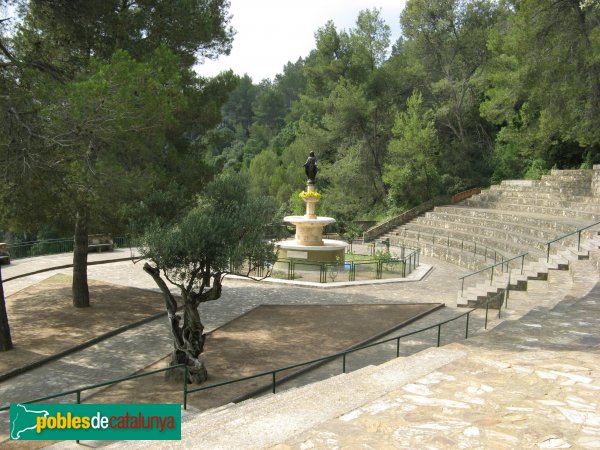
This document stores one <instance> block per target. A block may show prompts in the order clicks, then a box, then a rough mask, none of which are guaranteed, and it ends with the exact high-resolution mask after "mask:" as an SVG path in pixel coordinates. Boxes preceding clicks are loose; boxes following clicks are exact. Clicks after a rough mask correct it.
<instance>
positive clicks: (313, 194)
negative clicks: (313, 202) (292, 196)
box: [298, 191, 321, 200]
mask: <svg viewBox="0 0 600 450" xmlns="http://www.w3.org/2000/svg"><path fill="white" fill-rule="evenodd" d="M298 195H299V196H300V198H302V199H305V198H306V199H313V198H314V199H317V200H319V199H320V198H321V193H320V192H317V191H302V192H300V194H298Z"/></svg>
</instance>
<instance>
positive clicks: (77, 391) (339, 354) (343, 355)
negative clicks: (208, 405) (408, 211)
mask: <svg viewBox="0 0 600 450" xmlns="http://www.w3.org/2000/svg"><path fill="white" fill-rule="evenodd" d="M488 305H489V301H488V302H487V303H486V314H485V325H484V327H485V329H487V325H488V310H489V307H488ZM477 309H479V308H472V309H470V310H468V311H466V312H464V313H462V314H459V315H457V316H455V317H452V318H450V319H447V320H444V321H442V322H438V323H435V324H433V325H430V326H427V327H424V328H420V329H418V330H415V331H410V332H408V333H404V334H401V335H398V336H394V337H391V338H388V339H384V340H382V341H377V342H374V343H371V344H366V345H361V346H358V347H354V348H351V349H348V350H344V351H341V352H337V353H333V354H330V355H327V356H323V357H320V358H315V359H311V360H309V361H303V362H300V363H297V364H291V365H288V366H285V367H279V368H276V369H273V370H268V371H265V372H260V373H256V374H254V375H249V376H246V377H242V378H236V379H234V380H228V381H223V382H220V383H214V384H211V385H208V386H200V387H198V388H193V389H190V388H189V387H188V383H187V382H186V381H187V379H188V366H187V365H186V364H178V365H173V366H169V367H165V368H163V369H157V370H152V371H150V372H143V373H138V374H135V375H130V376H127V377H122V378H117V379H113V380H110V381H105V382H102V383H96V384H92V385H88V386H83V387H80V388H76V389H70V390H68V391H64V392H60V393H57V394H52V395H48V396H45V397H38V398H35V399H32V400H27V401H20V402H19V403H22V404H29V403H38V402H42V401H46V400H52V399H56V398H60V397H65V396H69V395H75V402H76V403H81V394H82V392H85V391H89V390H92V389H97V388H101V387H106V386H112V385H115V384H118V383H121V382H123V381H130V380H134V379H137V378H143V377H147V376H150V375H155V374H157V373H161V372H167V371H169V370H174V369H178V368H184V376H183V378H182V380H183V381H182V400H183V403H182V405H183V408H184V409H187V403H188V396H189V395H190V394H193V393H195V392H200V391H206V390H209V389H213V388H217V387H220V386H225V385H230V384H235V383H241V382H243V381H247V380H251V379H255V378H259V377H265V376H270V379H271V382H270V385H271V386H270V387H271V391H272V392H273V393H275V392H276V387H277V374H279V373H281V372H285V371H288V370H291V369H296V368H299V367H303V366H309V365H313V364H319V363H324V362H327V361H333V360H335V359H337V358H340V357H341V358H342V372H343V373H346V358H347V356H348V355H349V354H352V353H355V352H358V351H360V350H364V349H368V348H371V347H375V346H379V345H383V344H387V343H390V342H396V357H399V356H400V341H401V340H402V339H404V338H407V337H410V336H414V335H416V334H419V333H423V332H426V331H429V330H434V329H435V330H437V336H436V346H437V347H440V346H441V338H442V326H444V325H446V324H448V323H450V322H454V321H456V320H458V319H461V318H462V317H466V321H465V334H464V336H465V339H468V338H469V323H470V315H471V314H472V313H473V312H474V311H476V310H477ZM500 317H501V315H500V310H499V311H498V318H500ZM8 409H10V405H5V406H1V407H0V412H1V411H6V410H8Z"/></svg>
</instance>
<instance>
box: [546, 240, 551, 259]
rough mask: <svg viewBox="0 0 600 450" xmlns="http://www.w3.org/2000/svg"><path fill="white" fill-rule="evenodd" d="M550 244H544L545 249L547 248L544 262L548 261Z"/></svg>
mask: <svg viewBox="0 0 600 450" xmlns="http://www.w3.org/2000/svg"><path fill="white" fill-rule="evenodd" d="M550 244H551V242H548V243H547V244H546V248H547V249H546V262H548V261H550Z"/></svg>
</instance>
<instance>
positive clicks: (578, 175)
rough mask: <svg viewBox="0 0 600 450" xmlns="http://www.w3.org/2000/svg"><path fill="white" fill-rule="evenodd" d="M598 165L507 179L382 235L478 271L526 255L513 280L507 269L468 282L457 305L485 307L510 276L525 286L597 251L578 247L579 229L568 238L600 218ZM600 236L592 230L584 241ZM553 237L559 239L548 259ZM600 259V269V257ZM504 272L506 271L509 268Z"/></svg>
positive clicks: (512, 284)
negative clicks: (537, 176) (523, 178)
mask: <svg viewBox="0 0 600 450" xmlns="http://www.w3.org/2000/svg"><path fill="white" fill-rule="evenodd" d="M595 170H596V172H593V171H591V170H567V171H560V170H554V171H552V173H551V174H549V175H546V176H544V177H543V178H542V179H541V180H537V181H533V180H506V181H503V182H502V183H501V184H500V185H495V186H492V187H491V188H490V189H488V190H484V191H482V192H481V193H480V194H478V195H476V196H473V197H471V198H469V199H467V200H465V201H463V202H461V203H459V204H457V205H450V206H438V207H436V208H434V210H433V211H430V212H427V213H426V214H424V215H422V216H420V217H417V218H416V219H414V220H412V221H411V222H409V223H406V224H404V225H402V226H400V227H397V228H396V229H393V230H391V231H389V232H388V233H386V234H385V235H383V236H382V238H383V239H389V240H390V241H391V242H394V243H399V244H404V245H405V246H410V247H418V248H420V249H421V251H422V253H423V254H426V255H430V256H434V257H436V258H440V259H445V260H446V261H449V262H452V263H455V264H458V265H461V266H463V267H467V268H469V269H471V270H473V271H478V270H482V269H485V268H489V267H490V266H492V265H494V264H496V263H498V262H500V261H502V260H506V259H511V258H513V257H515V256H517V255H522V254H524V253H526V256H525V257H524V259H523V261H515V262H512V263H511V264H510V268H511V269H513V270H511V274H510V278H509V276H508V273H504V274H503V275H501V276H495V279H494V280H493V282H492V283H490V281H489V274H490V272H489V270H488V271H487V272H485V274H482V275H481V276H474V277H473V278H471V279H469V282H468V284H469V286H467V287H466V288H465V289H463V290H462V291H461V293H459V295H458V296H457V302H458V304H459V305H463V306H473V305H480V304H482V302H485V301H486V299H488V300H489V299H491V298H496V299H497V298H499V297H500V294H501V293H502V292H503V291H504V290H506V288H507V285H508V283H509V280H510V287H509V289H510V290H518V289H526V287H527V282H528V281H530V280H540V279H545V278H547V276H548V271H549V270H565V269H568V267H569V263H570V262H571V261H575V260H578V259H582V258H588V257H589V255H590V251H595V249H596V244H595V243H594V242H590V243H588V244H585V245H583V246H581V247H580V249H579V250H578V249H577V245H578V244H581V243H582V241H581V240H580V237H579V236H578V235H577V234H573V235H571V236H568V237H565V238H562V237H563V236H565V235H568V234H569V233H572V232H574V231H576V230H578V229H580V228H582V227H584V226H587V225H589V224H591V223H593V222H595V221H597V220H599V219H600V196H594V195H593V192H596V191H597V187H592V181H593V180H594V181H595V180H596V179H597V178H598V173H597V171H598V170H597V169H595ZM594 177H596V178H594ZM595 182H596V181H595ZM594 186H595V185H594ZM597 233H598V232H597V231H594V230H591V229H590V230H586V231H584V232H583V233H582V234H581V239H583V241H585V240H586V239H592V238H594V236H595V235H596V234H597ZM559 237H561V238H562V239H560V240H559V241H557V242H552V241H553V240H554V239H556V238H559ZM547 242H552V243H551V245H550V257H549V258H548V256H547V252H548V245H547ZM597 261H598V262H597V266H598V267H600V254H599V257H598V260H597ZM522 263H524V266H523V267H522V268H521V267H518V269H519V270H514V269H515V268H517V267H516V266H521V264H522ZM500 272H507V268H506V266H501V270H500Z"/></svg>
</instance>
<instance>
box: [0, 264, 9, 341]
mask: <svg viewBox="0 0 600 450" xmlns="http://www.w3.org/2000/svg"><path fill="white" fill-rule="evenodd" d="M11 348H12V338H11V336H10V326H9V324H8V315H7V313H6V302H5V299H4V285H3V283H2V266H0V352H4V351H7V350H10V349H11Z"/></svg>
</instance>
